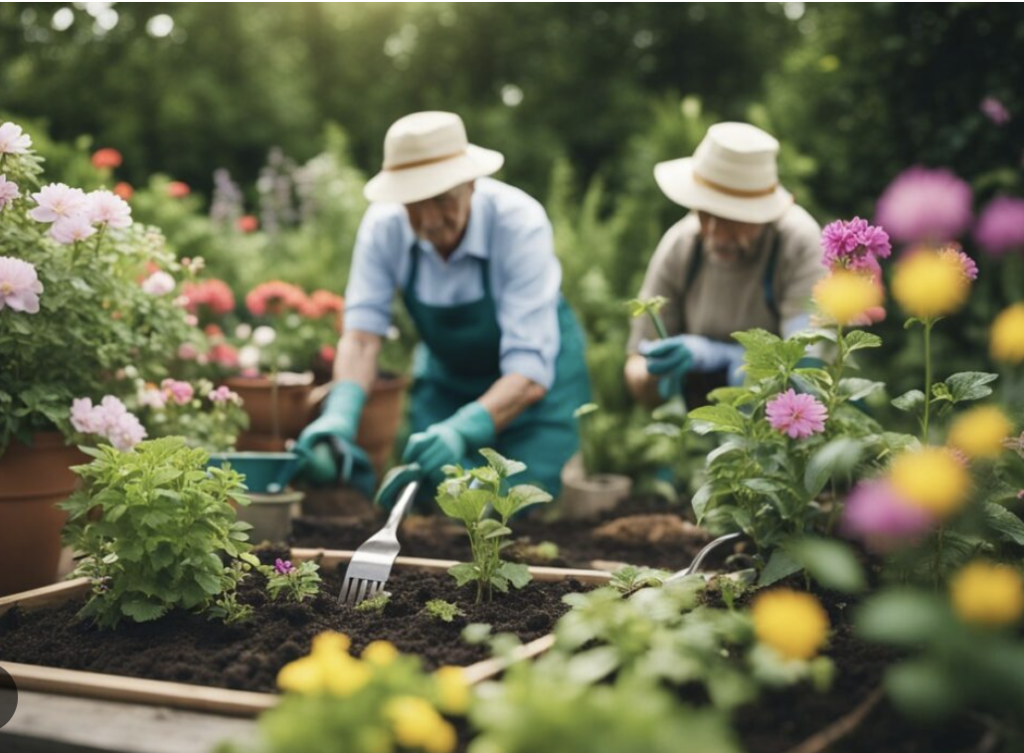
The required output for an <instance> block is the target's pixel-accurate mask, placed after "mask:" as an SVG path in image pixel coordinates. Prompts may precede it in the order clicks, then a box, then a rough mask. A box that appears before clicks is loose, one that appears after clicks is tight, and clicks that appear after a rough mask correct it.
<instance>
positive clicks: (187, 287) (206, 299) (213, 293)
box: [181, 280, 235, 314]
mask: <svg viewBox="0 0 1024 753" xmlns="http://www.w3.org/2000/svg"><path fill="white" fill-rule="evenodd" d="M181 294H182V296H184V297H185V299H186V300H187V301H188V302H187V303H186V304H185V310H186V311H188V312H189V313H190V314H194V313H196V311H197V310H198V309H199V307H200V306H206V307H208V308H209V309H210V311H211V312H212V313H214V314H227V313H228V312H230V311H233V310H234V308H235V294H234V293H232V292H231V288H229V287H228V285H227V283H226V282H224V281H223V280H201V281H199V282H186V283H185V284H184V285H183V286H182V290H181Z"/></svg>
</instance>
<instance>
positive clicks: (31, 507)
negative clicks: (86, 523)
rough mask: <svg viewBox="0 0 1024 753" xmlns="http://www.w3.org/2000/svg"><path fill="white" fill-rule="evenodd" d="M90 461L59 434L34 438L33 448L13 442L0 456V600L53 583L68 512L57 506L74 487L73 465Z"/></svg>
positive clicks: (75, 478)
mask: <svg viewBox="0 0 1024 753" xmlns="http://www.w3.org/2000/svg"><path fill="white" fill-rule="evenodd" d="M88 460H89V458H88V457H87V456H86V455H84V454H83V453H82V452H80V451H79V450H78V448H77V447H73V446H72V447H69V446H67V445H66V444H65V443H64V437H63V435H61V434H59V433H57V432H47V433H39V434H36V435H35V436H34V437H33V440H32V446H31V447H29V446H26V445H24V444H22V443H20V442H18V441H17V440H15V441H13V442H12V443H11V444H10V445H9V446H8V448H7V451H6V452H5V453H4V454H3V456H0V596H3V595H5V594H11V593H17V592H19V591H27V590H28V589H31V588H39V587H40V586H45V585H49V584H50V583H53V582H54V581H55V580H56V579H57V568H58V565H59V563H60V554H61V542H60V534H61V529H62V528H63V527H64V523H65V521H66V520H67V513H65V512H64V511H62V510H58V509H57V506H56V505H57V503H58V502H63V501H64V500H65V499H67V498H68V496H70V494H71V492H73V491H74V489H75V485H76V483H77V482H78V476H76V475H75V474H74V473H72V472H71V466H73V465H81V464H84V463H86V462H88Z"/></svg>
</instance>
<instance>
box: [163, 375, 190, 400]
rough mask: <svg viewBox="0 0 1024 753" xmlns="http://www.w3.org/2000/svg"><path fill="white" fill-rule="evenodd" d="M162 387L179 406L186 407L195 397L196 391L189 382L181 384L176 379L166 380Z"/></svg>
mask: <svg viewBox="0 0 1024 753" xmlns="http://www.w3.org/2000/svg"><path fill="white" fill-rule="evenodd" d="M160 387H161V388H162V389H163V390H164V392H166V393H167V394H168V395H170V396H171V399H172V400H174V402H175V403H177V404H178V405H185V404H186V403H188V401H189V400H191V399H192V397H193V396H194V395H195V390H194V389H193V388H192V385H191V384H189V383H188V382H179V381H177V380H176V379H165V380H164V381H162V382H161V383H160Z"/></svg>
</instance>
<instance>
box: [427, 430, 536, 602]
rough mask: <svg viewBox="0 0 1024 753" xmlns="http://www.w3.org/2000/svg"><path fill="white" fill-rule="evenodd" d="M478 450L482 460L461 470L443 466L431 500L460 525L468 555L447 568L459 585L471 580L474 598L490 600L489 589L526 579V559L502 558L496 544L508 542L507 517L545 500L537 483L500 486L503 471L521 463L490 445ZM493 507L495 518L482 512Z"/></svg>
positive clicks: (508, 472) (522, 467)
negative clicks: (470, 556) (470, 557)
mask: <svg viewBox="0 0 1024 753" xmlns="http://www.w3.org/2000/svg"><path fill="white" fill-rule="evenodd" d="M480 454H481V455H483V456H484V457H485V458H486V459H487V465H485V466H482V467H480V468H474V469H473V470H470V471H466V470H464V469H463V468H462V467H461V466H446V467H445V469H444V472H445V475H446V476H447V478H446V479H445V480H444V481H442V482H441V484H440V485H439V486H438V489H437V504H438V505H439V506H440V507H441V510H442V511H444V513H445V515H448V516H449V517H452V518H455V519H456V520H459V521H461V522H462V524H463V525H465V526H466V533H467V534H469V543H470V547H471V548H472V552H473V561H472V562H465V563H461V564H458V565H454V566H453V567H451V568H450V569H449V570H448V572H449V573H450V574H451V575H452V577H454V578H455V581H456V583H457V584H458V585H459V586H464V585H466V584H467V583H473V582H475V583H476V600H477V602H478V603H479V602H480V601H483V599H484V596H486V597H487V599H488V600H490V599H491V598H492V597H493V594H494V589H497V590H498V591H500V592H502V593H506V592H507V591H508V589H509V587H510V586H511V587H513V588H522V587H523V586H525V585H526V584H527V583H529V582H530V570H529V568H527V566H526V565H521V564H517V563H513V562H505V561H503V560H502V559H501V550H502V549H504V548H505V547H506V546H508V545H509V543H510V542H509V541H508V537H509V536H510V535H511V534H512V529H511V528H509V527H508V522H509V520H510V519H511V518H512V516H513V515H515V514H516V513H517V512H519V511H520V510H523V509H525V508H527V507H529V506H531V505H536V504H544V503H547V502H550V501H551V495H550V494H548V493H547V492H546V491H544V490H543V489H539V488H538V487H536V486H530V485H528V484H520V485H519V486H513V487H511V488H509V489H508V491H507V492H506V491H503V490H504V489H505V488H506V485H507V481H508V479H509V477H511V476H515V475H516V474H519V473H522V472H523V471H525V470H526V465H525V464H524V463H520V462H518V461H516V460H508V459H506V458H503V457H502V456H501V455H499V454H498V453H497V452H495V451H494V450H490V449H483V450H481V451H480ZM491 510H493V511H494V513H496V514H497V516H498V517H497V518H496V519H495V518H491V517H488V512H489V511H491Z"/></svg>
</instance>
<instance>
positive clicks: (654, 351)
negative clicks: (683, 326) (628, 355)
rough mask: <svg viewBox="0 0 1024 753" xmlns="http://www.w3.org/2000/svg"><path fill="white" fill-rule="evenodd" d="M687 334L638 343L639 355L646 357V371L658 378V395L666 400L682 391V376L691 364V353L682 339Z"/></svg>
mask: <svg viewBox="0 0 1024 753" xmlns="http://www.w3.org/2000/svg"><path fill="white" fill-rule="evenodd" d="M685 337H687V335H677V336H676V337H669V338H666V339H664V340H653V341H652V340H643V341H641V343H640V349H639V350H640V355H642V356H643V357H644V358H646V359H647V371H649V372H650V373H651V374H654V375H655V376H660V377H661V379H659V380H658V395H659V396H660V397H661V399H662V400H668V399H669V398H670V397H672V396H673V395H678V394H680V393H681V392H682V388H683V377H684V376H686V372H687V371H689V370H690V368H691V367H692V366H693V353H692V352H691V351H690V348H689V347H688V346H687V344H686V341H685V340H684V339H683V338H685Z"/></svg>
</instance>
